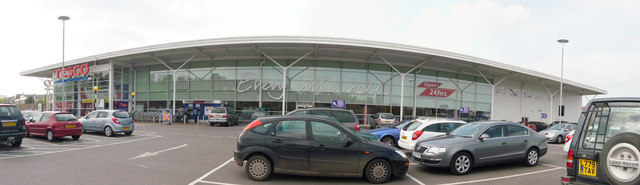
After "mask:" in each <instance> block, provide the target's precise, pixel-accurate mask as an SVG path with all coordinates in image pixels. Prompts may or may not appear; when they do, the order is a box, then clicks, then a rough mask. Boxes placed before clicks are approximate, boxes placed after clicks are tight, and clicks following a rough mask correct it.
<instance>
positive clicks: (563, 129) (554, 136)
mask: <svg viewBox="0 0 640 185" xmlns="http://www.w3.org/2000/svg"><path fill="white" fill-rule="evenodd" d="M575 129H576V125H575V124H569V123H562V124H556V125H553V126H552V127H551V128H549V129H546V130H543V131H540V133H541V134H544V136H545V137H547V141H549V142H555V143H564V139H565V138H567V135H569V132H571V131H573V130H575Z"/></svg>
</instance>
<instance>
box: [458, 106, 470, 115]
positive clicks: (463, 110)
mask: <svg viewBox="0 0 640 185" xmlns="http://www.w3.org/2000/svg"><path fill="white" fill-rule="evenodd" d="M460 113H462V114H469V107H460Z"/></svg>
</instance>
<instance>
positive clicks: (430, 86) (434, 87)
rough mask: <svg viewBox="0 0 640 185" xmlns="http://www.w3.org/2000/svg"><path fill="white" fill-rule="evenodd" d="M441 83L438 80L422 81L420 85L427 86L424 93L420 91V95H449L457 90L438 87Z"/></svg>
mask: <svg viewBox="0 0 640 185" xmlns="http://www.w3.org/2000/svg"><path fill="white" fill-rule="evenodd" d="M441 85H442V83H437V82H426V81H425V82H422V83H420V84H419V85H418V87H422V88H427V89H426V90H424V91H423V92H422V93H420V96H434V97H449V96H450V95H451V94H453V92H455V91H456V90H455V89H445V88H438V87H440V86H441Z"/></svg>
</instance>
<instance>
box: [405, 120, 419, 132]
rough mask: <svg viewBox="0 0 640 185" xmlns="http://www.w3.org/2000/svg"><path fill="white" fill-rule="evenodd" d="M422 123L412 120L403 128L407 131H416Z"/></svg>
mask: <svg viewBox="0 0 640 185" xmlns="http://www.w3.org/2000/svg"><path fill="white" fill-rule="evenodd" d="M421 124H422V123H420V122H411V123H409V124H408V125H407V126H405V127H404V128H402V130H405V131H414V130H416V129H417V128H418V127H419V126H420V125H421Z"/></svg>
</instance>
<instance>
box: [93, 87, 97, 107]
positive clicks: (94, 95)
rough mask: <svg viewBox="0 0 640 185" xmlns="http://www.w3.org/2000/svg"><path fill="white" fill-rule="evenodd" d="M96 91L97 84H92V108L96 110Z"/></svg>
mask: <svg viewBox="0 0 640 185" xmlns="http://www.w3.org/2000/svg"><path fill="white" fill-rule="evenodd" d="M97 93H98V86H93V110H96V101H98V97H97V96H96V94H97Z"/></svg>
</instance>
